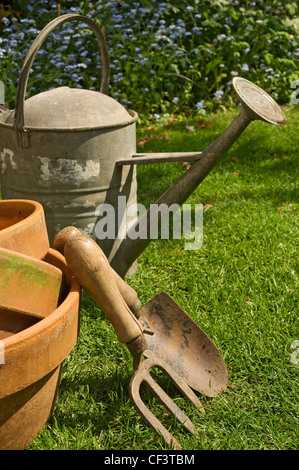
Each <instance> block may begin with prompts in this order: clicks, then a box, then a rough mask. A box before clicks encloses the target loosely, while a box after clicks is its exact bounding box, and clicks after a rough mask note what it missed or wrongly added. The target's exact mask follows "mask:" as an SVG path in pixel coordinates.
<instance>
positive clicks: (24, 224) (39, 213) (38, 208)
mask: <svg viewBox="0 0 299 470" xmlns="http://www.w3.org/2000/svg"><path fill="white" fill-rule="evenodd" d="M22 204H23V205H25V206H27V207H33V211H32V212H31V214H29V215H28V216H27V217H25V218H24V219H22V220H20V221H19V222H16V223H15V224H12V225H9V226H8V227H5V228H3V229H2V230H0V247H1V248H6V249H8V250H13V251H16V252H17V253H21V254H24V255H27V256H32V257H34V258H37V259H43V258H44V257H45V256H46V254H47V252H48V250H49V247H50V244H49V238H48V232H47V228H46V221H45V215H44V208H43V206H42V204H40V203H39V202H37V201H32V200H30V199H1V200H0V211H1V207H2V208H3V207H4V206H13V205H16V206H18V205H22ZM12 215H13V214H12ZM33 230H39V243H38V245H36V246H33V248H32V249H31V247H32V240H31V245H30V248H27V246H28V245H26V247H24V232H25V233H26V232H27V233H28V234H29V235H30V236H32V233H33V232H32V231H33Z"/></svg>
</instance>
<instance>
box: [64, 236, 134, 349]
mask: <svg viewBox="0 0 299 470" xmlns="http://www.w3.org/2000/svg"><path fill="white" fill-rule="evenodd" d="M64 256H65V259H66V261H67V264H68V265H69V267H70V269H71V270H72V271H73V274H74V276H75V278H76V279H77V281H78V282H79V284H80V285H81V286H82V287H83V288H84V289H85V290H86V291H87V292H88V293H89V294H90V295H91V296H92V297H93V298H94V300H95V301H96V302H97V303H98V304H99V306H100V307H101V309H102V310H103V311H104V312H105V314H106V315H107V317H108V318H109V320H110V322H111V323H112V325H113V327H114V329H115V331H116V334H117V337H118V339H119V341H120V342H122V343H129V342H131V341H133V340H135V339H136V338H138V337H139V336H141V335H142V331H143V329H142V326H141V324H140V323H139V322H138V320H137V319H136V317H135V316H134V315H133V313H132V312H131V310H130V309H129V307H128V305H127V304H126V302H125V301H124V299H123V297H122V295H121V293H120V292H119V290H118V287H117V284H116V281H115V277H114V274H113V272H112V271H111V268H110V266H109V264H108V262H107V258H106V257H105V255H104V254H103V252H102V250H101V249H100V247H99V246H98V245H97V244H96V243H95V242H93V240H91V239H90V238H88V237H85V236H83V235H78V236H75V237H73V238H71V239H70V240H69V241H67V242H66V243H65V245H64Z"/></svg>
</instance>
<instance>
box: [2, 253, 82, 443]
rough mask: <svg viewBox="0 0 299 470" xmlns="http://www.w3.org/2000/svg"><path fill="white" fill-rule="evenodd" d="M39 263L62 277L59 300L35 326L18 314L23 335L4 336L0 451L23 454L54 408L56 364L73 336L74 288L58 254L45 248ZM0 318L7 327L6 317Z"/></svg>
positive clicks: (76, 298)
mask: <svg viewBox="0 0 299 470" xmlns="http://www.w3.org/2000/svg"><path fill="white" fill-rule="evenodd" d="M45 261H46V262H48V263H49V264H51V265H52V266H56V267H57V268H58V269H61V271H62V272H63V273H64V275H65V278H66V284H65V287H64V293H63V294H64V297H63V299H62V301H61V303H60V305H59V306H58V307H57V308H56V309H55V310H54V311H53V312H52V313H51V314H50V315H48V316H47V317H45V318H43V319H41V320H39V321H36V319H35V318H34V319H33V320H32V317H30V316H28V315H27V316H26V314H23V320H24V328H25V329H24V330H22V331H19V332H18V333H15V334H14V333H13V331H10V335H6V337H4V339H3V340H2V341H1V343H0V346H2V348H0V450H15V449H18V448H26V446H27V445H28V444H29V443H30V442H31V441H32V440H33V438H34V436H36V434H37V433H38V432H39V430H40V429H41V428H42V427H43V426H44V425H45V424H46V422H47V420H48V418H49V416H50V414H51V412H52V410H53V407H54V404H55V400H56V395H57V390H58V386H59V377H60V372H61V367H62V362H63V360H64V359H65V358H66V357H67V355H68V354H69V353H70V351H71V350H72V348H73V347H74V346H75V344H76V341H77V337H78V333H79V310H80V286H79V284H78V283H77V281H76V280H75V278H74V277H73V276H72V273H71V272H70V270H69V269H68V267H67V265H66V262H65V259H64V257H63V256H62V255H61V254H60V253H58V252H57V251H55V250H53V249H51V248H50V249H49V251H48V253H47V255H46V257H45ZM1 313H3V318H4V317H5V318H6V321H8V320H7V318H9V315H10V313H11V312H9V310H4V311H3V310H2V312H0V315H1ZM18 314H19V315H21V312H18ZM18 321H19V320H18ZM10 322H11V324H12V322H13V319H12V318H10ZM18 324H20V323H18ZM6 326H7V323H6ZM10 328H11V327H10ZM11 330H12V328H11ZM6 333H7V332H6ZM1 353H2V356H1ZM1 358H2V360H1ZM1 362H2V364H1Z"/></svg>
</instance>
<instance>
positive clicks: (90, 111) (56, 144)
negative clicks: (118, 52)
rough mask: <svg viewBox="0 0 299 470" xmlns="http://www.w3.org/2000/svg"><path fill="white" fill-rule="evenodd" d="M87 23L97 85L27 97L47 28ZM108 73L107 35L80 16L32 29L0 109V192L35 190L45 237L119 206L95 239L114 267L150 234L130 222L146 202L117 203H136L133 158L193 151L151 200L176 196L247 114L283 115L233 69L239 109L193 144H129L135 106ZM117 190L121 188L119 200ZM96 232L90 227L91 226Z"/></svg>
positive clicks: (122, 267) (128, 265)
mask: <svg viewBox="0 0 299 470" xmlns="http://www.w3.org/2000/svg"><path fill="white" fill-rule="evenodd" d="M72 20H77V21H78V20H79V21H83V22H85V23H87V24H88V25H89V26H90V27H91V29H92V30H93V32H94V33H95V35H96V37H97V40H98V43H99V47H100V51H101V57H102V84H101V90H100V93H98V92H95V91H91V90H82V89H72V88H68V87H61V88H57V89H54V90H50V91H46V92H44V93H40V94H39V95H37V96H34V97H33V98H30V99H28V100H26V101H24V99H25V90H26V85H27V79H28V74H29V71H30V69H31V66H32V63H33V61H34V58H35V56H36V54H37V52H38V50H39V48H40V46H41V44H42V43H43V42H44V40H45V39H46V37H47V35H48V34H49V33H50V32H51V31H52V30H53V29H54V28H55V27H56V26H58V25H60V24H61V23H64V22H65V21H72ZM108 80H109V59H108V52H107V45H106V42H105V39H104V37H103V34H102V33H101V30H100V29H99V28H98V27H97V26H96V25H95V23H93V21H91V20H90V19H89V18H86V17H84V16H80V15H73V14H70V15H64V16H61V17H59V18H57V19H55V20H53V21H52V22H51V23H49V24H48V26H46V27H45V28H44V29H43V30H42V31H41V32H40V34H39V35H38V36H37V38H36V39H35V41H34V42H33V44H32V45H31V47H30V49H29V52H28V54H27V56H26V59H25V62H24V65H23V68H22V71H21V75H20V80H19V84H18V92H17V100H16V109H15V111H6V112H5V111H4V112H2V113H1V114H0V133H1V137H2V145H1V148H0V157H1V158H0V162H1V164H2V168H1V170H2V171H1V173H2V181H1V184H2V197H3V198H4V199H16V198H23V199H24V198H25V199H34V200H37V201H39V202H41V203H42V204H43V206H44V210H45V216H46V221H47V225H48V231H49V239H50V242H51V244H52V243H53V240H54V238H55V235H56V234H57V233H58V232H59V231H60V230H61V229H63V228H64V227H66V226H71V225H73V226H75V227H77V228H79V229H80V230H81V232H83V234H85V235H89V236H91V237H92V238H94V239H96V233H95V227H96V226H97V223H98V222H99V218H100V217H101V214H100V213H99V211H98V210H97V208H98V207H99V205H100V204H107V205H108V206H105V207H112V208H113V209H114V211H113V215H114V217H115V226H116V227H119V226H121V227H122V225H121V224H120V220H121V218H122V216H123V214H126V216H127V217H126V220H125V222H126V223H125V226H126V227H129V226H130V228H129V229H128V231H127V232H125V234H123V233H122V235H121V236H120V237H119V238H117V237H115V235H116V232H115V234H114V236H109V237H108V238H106V239H104V240H100V241H99V244H100V246H101V248H102V249H103V251H104V253H105V254H106V256H107V257H108V259H109V261H110V263H111V266H112V267H113V268H114V269H115V271H117V272H118V274H120V275H121V276H123V275H124V274H126V273H127V272H128V270H129V269H131V270H132V266H134V264H135V261H136V260H137V258H138V257H139V255H140V254H141V252H142V251H143V250H144V249H145V248H146V246H147V245H148V244H149V242H150V235H149V233H147V236H146V237H142V238H137V239H136V237H133V236H132V234H133V232H134V230H135V228H136V224H143V223H144V225H145V226H146V227H147V230H148V229H149V226H150V219H151V210H152V209H151V208H150V209H149V210H148V212H147V213H145V214H144V215H143V216H142V217H141V219H140V220H138V221H137V220H136V217H135V215H130V216H129V213H130V211H126V208H129V207H132V206H136V203H137V200H136V191H137V184H136V164H145V163H159V162H165V161H182V160H192V161H194V162H195V163H194V164H193V165H192V166H191V168H190V169H189V170H188V171H186V172H185V173H184V174H183V175H182V176H181V177H180V178H179V179H178V180H177V181H176V182H175V183H174V185H173V186H172V187H171V188H169V189H168V190H167V191H166V192H165V193H164V194H163V195H162V196H161V197H160V199H159V200H158V201H156V204H153V205H152V206H157V205H161V204H164V206H165V205H166V206H168V207H169V206H171V204H174V203H176V204H182V203H183V202H184V201H185V200H186V199H187V198H188V197H189V196H190V194H191V193H192V191H194V189H195V188H196V187H197V186H198V185H199V184H200V183H201V181H202V180H203V179H204V178H205V177H206V176H207V175H208V173H209V172H210V171H211V170H212V168H213V167H214V166H215V165H216V163H217V162H218V160H219V159H220V158H221V157H222V155H223V154H224V153H225V152H226V151H227V150H228V149H229V148H230V147H231V146H232V145H233V143H234V142H235V141H236V140H237V139H238V137H239V136H240V135H241V134H242V132H243V131H244V130H245V129H246V127H247V126H248V124H249V123H250V122H251V121H253V120H255V119H258V120H262V121H266V122H268V123H270V124H274V125H279V126H281V125H284V124H285V117H284V114H283V113H282V111H281V109H280V107H279V106H278V105H277V104H276V103H275V101H274V100H273V99H272V98H271V97H270V96H269V95H268V94H267V93H266V92H264V90H262V89H261V88H259V87H257V86H256V85H254V84H253V83H251V82H249V81H248V80H245V79H242V78H241V77H235V78H234V80H233V86H234V88H235V91H236V93H237V95H238V97H239V99H240V101H241V104H242V108H241V111H240V114H239V115H238V116H237V117H236V119H235V120H234V121H233V122H232V123H231V125H230V126H229V127H228V128H227V129H226V130H225V131H224V132H223V133H222V134H221V135H220V136H219V137H218V138H217V139H216V140H215V141H214V142H212V143H211V144H210V145H209V146H208V147H207V148H206V149H204V150H203V151H202V152H178V153H176V152H174V153H157V154H151V155H150V157H149V156H148V155H147V154H137V153H136V129H135V122H136V119H137V114H136V113H135V112H134V111H128V110H126V109H125V108H124V107H123V106H121V105H120V104H119V103H118V102H117V101H115V100H114V99H112V98H111V97H108V96H107V95H106V93H107V90H108ZM119 196H122V201H125V207H124V204H123V203H122V204H121V210H119V205H118V202H119ZM97 235H98V234H97Z"/></svg>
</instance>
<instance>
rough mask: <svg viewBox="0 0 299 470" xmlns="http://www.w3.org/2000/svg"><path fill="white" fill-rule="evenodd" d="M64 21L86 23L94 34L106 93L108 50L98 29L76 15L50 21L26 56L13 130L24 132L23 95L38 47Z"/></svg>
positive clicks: (88, 20) (102, 86) (103, 89)
mask: <svg viewBox="0 0 299 470" xmlns="http://www.w3.org/2000/svg"><path fill="white" fill-rule="evenodd" d="M66 21H82V22H83V23H86V24H87V25H88V26H90V28H91V29H92V31H93V32H94V34H95V36H96V38H97V40H98V44H99V48H100V53H101V58H102V73H101V75H102V81H101V88H100V92H101V93H105V94H107V93H108V84H109V56H108V48H107V44H106V40H105V37H104V35H103V33H102V31H101V30H100V28H99V27H98V26H97V25H96V24H95V23H94V22H93V21H92V20H90V19H89V18H87V17H86V16H83V15H76V14H73V13H72V14H67V15H62V16H59V17H58V18H55V19H54V20H53V21H51V22H50V23H49V24H48V25H47V26H45V28H44V29H42V31H41V32H40V33H39V34H38V35H37V37H36V38H35V40H34V41H33V43H32V44H31V46H30V48H29V51H28V53H27V55H26V58H25V61H24V64H23V67H22V70H21V73H20V78H19V83H18V89H17V98H16V109H15V118H14V129H16V130H20V131H23V130H24V125H25V122H24V101H25V93H26V87H27V82H28V77H29V73H30V70H31V67H32V64H33V61H34V59H35V56H36V54H37V53H38V51H39V49H40V47H41V46H42V44H43V42H44V41H45V39H46V38H47V36H48V35H49V34H50V33H51V32H52V31H53V30H54V29H55V28H56V27H57V26H59V25H61V24H62V23H65V22H66Z"/></svg>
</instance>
